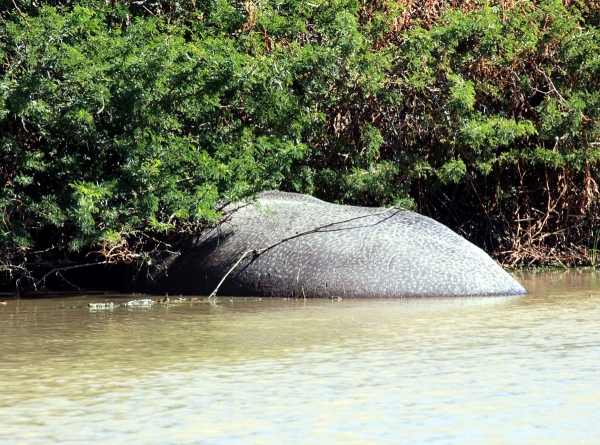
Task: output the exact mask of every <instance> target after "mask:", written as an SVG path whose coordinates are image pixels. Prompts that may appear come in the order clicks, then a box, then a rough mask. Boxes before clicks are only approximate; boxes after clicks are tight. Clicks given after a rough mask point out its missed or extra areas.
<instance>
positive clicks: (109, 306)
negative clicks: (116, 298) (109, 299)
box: [88, 303, 115, 309]
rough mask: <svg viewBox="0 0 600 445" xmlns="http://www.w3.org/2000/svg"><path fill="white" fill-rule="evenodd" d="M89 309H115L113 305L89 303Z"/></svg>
mask: <svg viewBox="0 0 600 445" xmlns="http://www.w3.org/2000/svg"><path fill="white" fill-rule="evenodd" d="M88 307H89V308H90V309H112V308H114V307H115V304H114V303H89V304H88Z"/></svg>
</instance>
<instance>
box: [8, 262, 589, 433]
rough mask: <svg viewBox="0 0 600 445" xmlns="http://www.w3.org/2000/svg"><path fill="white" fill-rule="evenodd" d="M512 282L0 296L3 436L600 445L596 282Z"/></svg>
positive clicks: (559, 278) (577, 276) (546, 277)
mask: <svg viewBox="0 0 600 445" xmlns="http://www.w3.org/2000/svg"><path fill="white" fill-rule="evenodd" d="M518 279H519V280H520V282H521V283H522V284H523V285H524V286H525V287H526V288H527V289H528V290H529V291H530V293H529V294H528V295H525V296H521V297H506V298H496V297H494V298H489V297H488V298H450V299H448V298H446V299H397V300H341V301H337V300H336V301H330V300H306V301H304V300H282V299H272V300H271V299H263V300H243V299H236V300H234V301H230V300H229V299H228V298H220V299H219V300H218V302H217V303H216V304H208V303H198V302H194V303H193V304H191V303H190V304H185V305H168V306H165V305H154V306H152V307H151V308H141V307H140V308H132V309H128V308H124V307H118V308H115V309H113V310H90V309H89V308H88V307H87V304H88V303H89V302H98V301H104V300H110V301H126V300H123V298H124V297H118V296H113V295H98V294H96V295H95V296H87V297H81V296H76V297H73V296H67V295H64V296H60V297H55V298H52V299H36V300H21V301H18V302H17V301H8V304H6V305H0V379H1V380H0V382H1V383H0V388H1V389H0V443H2V444H20V443H22V444H50V443H76V444H83V443H91V444H104V443H106V444H109V443H110V444H112V443H121V444H129V443H132V444H133V443H136V444H238V443H240V444H313V443H320V444H335V443H344V444H367V443H369V444H398V443H461V444H470V443H472V444H481V443H488V444H517V443H518V444H525V443H532V444H533V443H536V444H537V443H539V444H548V443H557V444H575V443H588V444H589V443H600V369H599V366H600V275H596V274H595V273H593V272H583V273H578V272H560V273H544V274H522V275H519V276H518ZM590 295H592V296H590ZM127 298H128V299H131V298H132V297H131V296H129V297H127ZM65 306H78V307H77V308H65Z"/></svg>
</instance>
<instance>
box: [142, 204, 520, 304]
mask: <svg viewBox="0 0 600 445" xmlns="http://www.w3.org/2000/svg"><path fill="white" fill-rule="evenodd" d="M226 212H227V213H228V214H229V215H228V218H227V220H226V221H225V222H223V223H222V224H220V225H219V226H217V227H215V228H212V229H207V230H205V231H203V232H202V233H200V234H199V235H198V236H196V237H193V238H192V239H190V238H186V239H184V240H181V241H180V242H179V243H178V246H177V247H178V249H179V250H180V252H181V254H180V255H177V256H173V257H172V258H170V259H169V260H168V261H167V265H168V268H166V269H164V270H163V271H162V272H159V273H158V274H157V275H156V276H155V280H154V282H153V283H152V284H151V286H150V288H149V289H147V290H149V291H152V292H165V291H169V292H171V294H173V293H175V294H179V293H183V294H200V295H209V294H211V292H213V290H214V289H215V288H216V287H217V286H218V284H219V282H220V281H221V280H222V279H223V277H225V276H226V275H227V274H228V273H229V274H228V275H227V276H226V278H225V280H224V281H223V283H222V285H221V286H220V288H219V291H218V294H219V295H222V296H225V295H227V296H274V297H290V296H291V297H298V298H303V297H306V298H311V297H317V298H325V297H343V298H349V297H350V298H351V297H375V298H378V297H394V298H400V297H445V296H469V295H518V294H523V293H525V289H524V288H523V287H522V286H521V285H520V284H519V283H518V282H517V281H515V279H514V278H512V277H511V276H510V275H509V274H508V273H507V272H506V271H504V270H503V269H502V268H501V267H500V266H499V265H498V264H496V262H495V261H494V260H492V259H491V258H490V257H489V256H488V255H487V254H486V253H485V252H483V251H482V250H481V249H479V248H478V247H476V246H475V245H473V244H471V243H470V242H468V241H466V240H465V239H464V238H461V237H460V236H459V235H457V234H456V233H454V232H452V231H451V230H450V229H448V228H447V227H445V226H444V225H442V224H440V223H438V222H436V221H434V220H432V219H430V218H428V217H425V216H423V215H420V214H418V213H414V212H411V211H407V210H403V209H397V208H392V209H382V208H379V209H378V208H367V207H355V206H346V205H337V204H330V203H327V202H324V201H321V200H319V199H316V198H312V197H309V196H305V195H300V194H295V193H284V192H265V193H262V194H260V195H258V197H257V201H256V202H255V203H250V204H234V205H230V206H229V207H227V208H226ZM240 258H241V261H240ZM236 263H237V265H236ZM234 266H235V267H234ZM165 270H166V272H165Z"/></svg>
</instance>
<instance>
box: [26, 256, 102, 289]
mask: <svg viewBox="0 0 600 445" xmlns="http://www.w3.org/2000/svg"><path fill="white" fill-rule="evenodd" d="M100 264H106V263H105V262H101V263H86V264H76V265H75V266H64V267H55V268H54V269H52V270H51V271H50V272H47V273H46V274H45V275H44V276H43V277H42V278H40V279H39V280H37V281H36V282H35V283H33V285H31V286H29V288H27V290H26V291H28V290H30V289H32V288H33V289H36V290H37V287H38V285H40V284H41V283H42V281H44V280H45V279H46V278H48V277H49V276H50V275H52V274H53V273H60V272H63V271H65V270H71V269H79V268H81V267H89V266H98V265H100ZM61 278H62V276H61ZM63 279H64V278H63ZM65 281H67V280H65ZM67 283H69V282H68V281H67ZM69 284H71V283H69ZM75 287H77V286H75Z"/></svg>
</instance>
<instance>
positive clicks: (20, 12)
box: [12, 0, 31, 29]
mask: <svg viewBox="0 0 600 445" xmlns="http://www.w3.org/2000/svg"><path fill="white" fill-rule="evenodd" d="M12 2H13V5H15V8H17V11H18V12H19V15H20V16H21V17H22V18H23V21H24V22H25V25H26V26H27V29H31V27H30V26H29V22H28V21H27V17H25V14H23V11H21V10H20V9H19V7H18V6H17V3H16V2H15V0H12Z"/></svg>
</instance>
